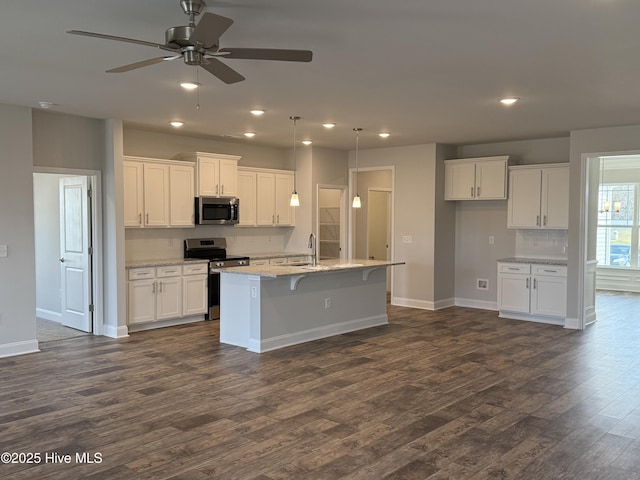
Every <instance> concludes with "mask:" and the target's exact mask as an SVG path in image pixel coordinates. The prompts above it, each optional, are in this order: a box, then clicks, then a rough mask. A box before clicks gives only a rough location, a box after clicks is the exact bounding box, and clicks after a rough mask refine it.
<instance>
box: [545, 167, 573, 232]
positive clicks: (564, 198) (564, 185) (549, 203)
mask: <svg viewBox="0 0 640 480" xmlns="http://www.w3.org/2000/svg"><path fill="white" fill-rule="evenodd" d="M541 210H542V227H543V228H563V229H566V228H569V167H568V166H567V167H557V168H543V169H542V207H541Z"/></svg>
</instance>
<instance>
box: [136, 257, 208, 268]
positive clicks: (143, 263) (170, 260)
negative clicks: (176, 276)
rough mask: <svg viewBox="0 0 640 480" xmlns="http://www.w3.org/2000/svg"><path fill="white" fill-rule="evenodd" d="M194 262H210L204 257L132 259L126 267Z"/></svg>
mask: <svg viewBox="0 0 640 480" xmlns="http://www.w3.org/2000/svg"><path fill="white" fill-rule="evenodd" d="M193 263H209V260H207V259H203V258H163V259H159V260H131V261H129V262H126V264H125V267H126V268H142V267H162V266H166V265H186V264H193Z"/></svg>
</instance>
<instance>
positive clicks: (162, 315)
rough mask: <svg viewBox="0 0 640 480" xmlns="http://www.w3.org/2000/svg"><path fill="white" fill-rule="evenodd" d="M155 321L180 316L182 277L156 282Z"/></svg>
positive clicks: (161, 279)
mask: <svg viewBox="0 0 640 480" xmlns="http://www.w3.org/2000/svg"><path fill="white" fill-rule="evenodd" d="M156 282H157V286H156V320H165V319H168V318H176V317H180V316H182V277H165V278H159V279H158V280H156Z"/></svg>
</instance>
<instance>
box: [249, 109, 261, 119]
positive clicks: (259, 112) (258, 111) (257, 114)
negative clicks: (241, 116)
mask: <svg viewBox="0 0 640 480" xmlns="http://www.w3.org/2000/svg"><path fill="white" fill-rule="evenodd" d="M251 115H255V116H256V117H259V116H260V115H264V110H260V109H256V110H251Z"/></svg>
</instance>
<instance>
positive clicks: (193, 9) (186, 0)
mask: <svg viewBox="0 0 640 480" xmlns="http://www.w3.org/2000/svg"><path fill="white" fill-rule="evenodd" d="M180 6H181V7H182V11H183V12H184V13H186V14H187V15H200V12H201V11H202V9H203V8H204V7H205V3H204V1H203V0H180Z"/></svg>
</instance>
